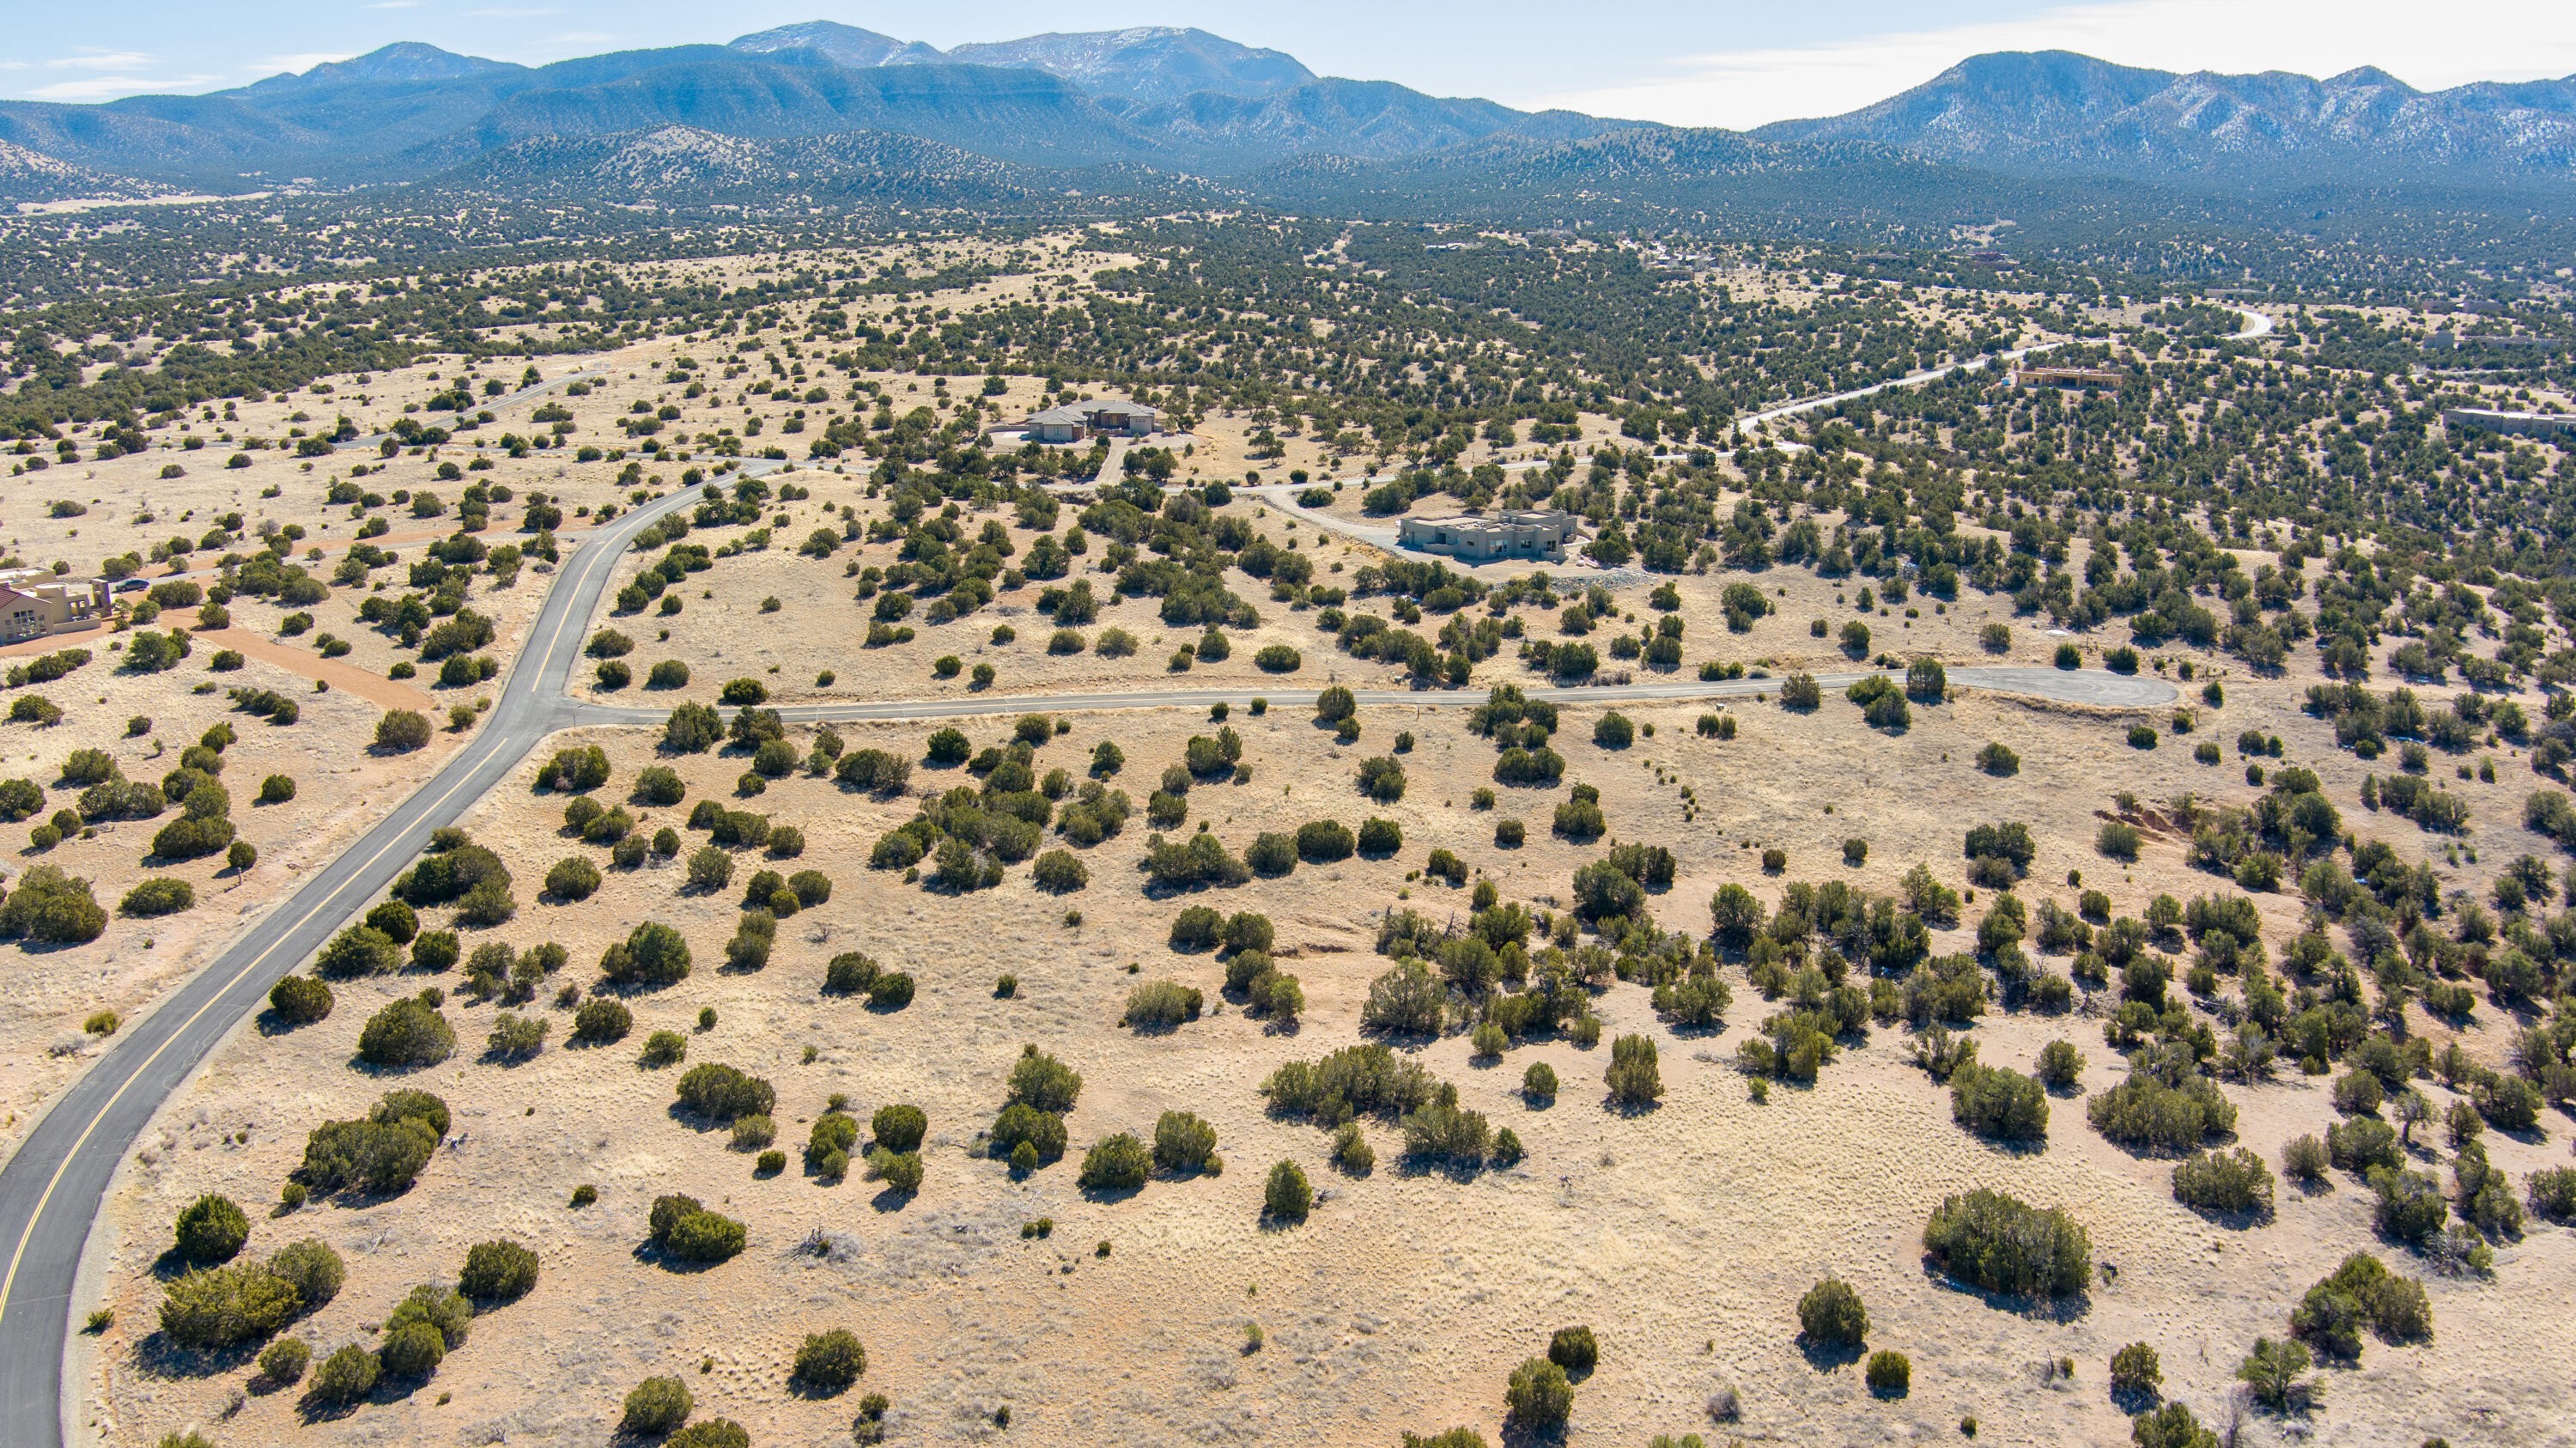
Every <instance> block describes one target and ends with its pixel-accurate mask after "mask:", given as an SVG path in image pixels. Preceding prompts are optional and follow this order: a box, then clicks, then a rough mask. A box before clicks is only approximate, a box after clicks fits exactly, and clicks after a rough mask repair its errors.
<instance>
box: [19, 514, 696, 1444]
mask: <svg viewBox="0 0 2576 1448" xmlns="http://www.w3.org/2000/svg"><path fill="white" fill-rule="evenodd" d="M695 496H696V491H695V490H694V489H683V490H680V491H677V492H674V493H673V494H671V495H670V496H669V497H667V498H660V499H656V500H654V501H653V502H651V503H648V504H646V505H644V506H643V507H641V508H638V509H637V510H635V511H634V512H632V513H629V514H627V515H625V516H624V517H623V518H621V519H619V520H618V521H617V522H615V523H612V524H611V525H610V526H608V527H606V528H603V529H601V530H599V531H598V532H597V533H595V534H593V535H592V536H591V538H590V539H588V540H587V541H586V542H585V543H584V545H583V546H582V547H580V548H578V549H576V550H575V551H574V552H573V554H572V556H571V558H570V560H569V561H568V562H567V563H566V564H565V566H564V567H563V569H562V570H561V571H560V572H559V573H558V574H557V576H556V578H555V580H554V582H553V585H552V587H551V588H550V589H549V590H548V592H547V595H546V601H545V603H544V605H543V606H542V607H541V608H540V609H539V610H538V614H537V620H536V623H535V625H534V626H533V627H532V628H531V629H530V631H529V635H528V641H527V646H526V648H525V649H524V650H523V651H522V653H521V655H520V658H521V661H522V666H521V667H519V668H516V669H514V670H512V671H511V675H510V678H509V680H508V682H507V683H506V684H505V685H504V686H503V688H502V691H501V697H500V698H499V699H498V700H497V701H496V702H495V703H494V705H493V708H492V711H491V713H490V714H489V715H488V716H487V717H486V718H485V719H484V721H483V723H482V725H481V726H480V728H479V729H478V730H477V732H476V733H475V735H474V737H473V738H472V739H470V740H468V741H467V742H466V744H465V746H464V748H462V749H460V750H458V751H457V753H456V755H455V757H453V758H451V759H450V760H448V762H447V763H446V764H445V765H444V766H442V767H441V768H440V769H439V771H438V773H436V774H435V775H433V776H431V777H430V779H429V781H428V782H427V783H425V784H423V785H422V786H421V787H420V788H419V789H418V790H416V791H415V792H413V794H412V795H411V796H410V797H409V798H407V799H405V800H404V801H403V802H402V803H401V804H399V805H396V806H395V807H394V809H393V810H392V812H391V813H390V814H388V815H387V816H386V817H385V818H384V819H383V820H382V821H381V822H379V823H378V824H377V825H376V826H375V827H374V828H373V829H370V830H369V831H367V833H366V834H365V835H364V836H362V837H361V838H360V839H359V840H358V842H357V843H356V844H354V845H352V846H350V847H349V848H348V849H347V850H345V851H343V852H342V853H341V854H340V855H339V856H338V857H337V858H335V859H333V860H332V861H331V862H330V863H329V864H327V865H325V866H323V867H322V868H321V869H320V870H319V871H317V872H316V873H315V874H314V875H313V877H312V878H310V879H308V880H306V881H305V882H304V883H303V884H302V885H301V886H299V887H297V888H296V890H295V891H294V893H293V894H292V895H290V896H289V897H288V898H287V899H285V900H284V901H283V902H282V903H280V904H279V905H277V906H276V907H275V908H273V909H271V910H270V911H268V912H267V914H266V915H264V916H263V917H261V918H260V919H259V920H257V921H256V922H255V923H253V924H252V925H251V926H250V928H249V929H248V930H246V931H245V932H244V933H243V934H242V936H241V938H240V939H238V940H236V941H235V942H233V944H232V945H231V946H230V947H229V948H228V949H226V950H225V951H224V952H223V954H222V955H220V956H218V957H216V959H215V961H214V963H213V964H212V965H210V966H208V967H207V968H206V969H204V970H203V971H200V972H199V973H198V974H197V975H195V976H193V977H191V978H190V979H189V980H188V981H187V982H186V983H185V984H183V985H181V986H180V987H179V989H178V990H177V991H175V992H173V993H172V994H171V996H170V997H169V998H168V999H166V1000H164V1001H163V1002H162V1003H161V1004H160V1006H159V1007H158V1008H156V1009H154V1010H152V1011H151V1012H150V1013H149V1014H147V1015H146V1016H144V1018H143V1019H142V1020H140V1021H137V1022H135V1023H134V1024H133V1025H132V1026H130V1027H129V1028H127V1029H126V1030H124V1031H121V1032H119V1033H118V1035H117V1038H116V1044H115V1045H114V1046H113V1047H111V1048H110V1049H109V1050H108V1051H107V1053H106V1054H105V1055H104V1056H102V1057H100V1058H99V1060H98V1061H97V1062H96V1063H95V1064H94V1065H92V1066H91V1068H90V1070H89V1071H88V1072H87V1073H86V1074H84V1075H83V1076H82V1077H81V1078H80V1079H79V1080H77V1081H75V1082H73V1083H72V1085H71V1086H70V1087H69V1088H68V1089H67V1090H65V1091H64V1092H63V1093H62V1095H60V1096H58V1097H56V1098H55V1099H54V1102H53V1104H52V1106H51V1107H50V1108H48V1109H47V1110H46V1112H45V1115H44V1118H43V1119H42V1120H41V1121H39V1122H37V1123H36V1126H35V1128H34V1129H33V1130H32V1131H30V1132H29V1133H28V1135H27V1139H26V1142H25V1144H24V1145H22V1146H21V1147H19V1149H18V1152H17V1155H16V1156H14V1157H12V1158H11V1159H10V1161H9V1162H8V1164H7V1166H6V1167H5V1168H0V1253H5V1254H6V1256H5V1258H0V1443H5V1444H8V1445H10V1448H55V1445H59V1444H60V1443H62V1442H63V1441H65V1439H64V1435H65V1434H66V1432H67V1431H70V1429H71V1428H72V1427H76V1426H77V1425H73V1424H68V1423H67V1419H68V1418H69V1417H70V1416H71V1414H72V1413H73V1412H74V1411H75V1410H76V1408H77V1405H78V1401H79V1395H78V1394H77V1393H76V1392H74V1393H66V1392H64V1391H63V1387H64V1384H63V1381H62V1374H63V1350H64V1346H65V1343H66V1339H67V1337H68V1334H69V1332H70V1329H71V1293H72V1284H73V1278H74V1274H75V1273H76V1272H77V1271H78V1270H79V1266H80V1259H81V1253H82V1248H83V1244H84V1243H85V1242H86V1241H87V1240H88V1237H89V1230H90V1222H91V1219H92V1218H93V1217H94V1216H95V1215H96V1214H97V1211H98V1209H99V1204H100V1202H101V1200H102V1199H103V1197H104V1196H105V1194H106V1191H107V1188H108V1184H109V1181H110V1179H111V1178H113V1177H114V1175H115V1173H116V1168H117V1165H118V1163H120V1162H122V1161H123V1160H124V1159H125V1154H126V1152H127V1151H128V1150H129V1149H130V1148H131V1147H132V1146H133V1144H134V1142H135V1139H136V1138H137V1137H139V1136H140V1135H141V1134H142V1132H143V1130H144V1128H145V1127H146V1126H147V1125H149V1124H150V1122H151V1120H152V1117H153V1115H154V1114H155V1113H156V1112H157V1111H159V1110H160V1107H161V1104H162V1102H163V1100H164V1099H165V1098H167V1097H168V1096H169V1094H170V1093H171V1092H172V1091H174V1090H176V1089H177V1088H178V1086H179V1085H180V1083H182V1082H183V1081H185V1080H186V1079H187V1078H188V1075H189V1073H191V1072H192V1071H194V1070H195V1069H196V1067H197V1065H198V1063H199V1062H200V1061H202V1060H204V1059H205V1057H206V1055H207V1054H208V1053H209V1052H211V1051H212V1050H214V1048H215V1046H216V1045H217V1044H218V1043H220V1042H221V1041H222V1040H223V1038H224V1036H225V1035H226V1034H227V1033H228V1032H230V1031H231V1030H232V1028H233V1026H234V1025H235V1024H236V1023H238V1022H239V1021H240V1020H241V1019H242V1018H243V1017H245V1016H247V1015H250V1014H251V1013H252V1012H254V1011H256V1010H258V1009H259V1008H260V1006H261V1004H262V1003H263V1002H264V1000H265V999H266V997H267V994H268V989H269V987H270V986H271V985H272V984H274V983H275V982H276V980H277V978H278V977H280V976H282V975H284V974H286V973H287V972H288V971H289V970H292V969H293V968H294V967H295V966H296V965H298V964H299V963H301V962H302V961H303V960H304V959H305V958H306V957H308V956H310V955H311V954H312V953H313V952H314V951H315V950H317V949H319V948H320V947H321V945H322V942H323V941H324V940H325V939H327V938H328V937H329V935H330V934H331V932H332V931H333V930H335V929H337V928H338V927H339V926H340V924H341V923H342V922H343V921H344V920H345V919H347V918H348V917H349V916H350V915H351V914H353V913H355V912H356V911H357V910H358V908H359V907H361V906H363V905H364V904H365V903H366V902H367V901H368V900H369V899H371V898H372V897H373V896H374V895H375V893H376V892H377V891H379V890H381V889H383V888H384V886H385V884H386V882H387V881H389V880H390V879H392V877H393V876H394V875H395V874H396V873H397V872H398V871H400V870H401V869H402V868H403V867H404V866H405V865H407V864H409V863H410V862H411V860H412V858H413V857H414V856H416V855H417V854H418V853H419V852H420V849H421V847H422V845H423V844H424V843H426V842H427V840H428V838H429V833H430V831H431V830H434V829H437V828H439V827H440V826H442V825H447V824H451V823H453V822H455V820H456V819H457V818H458V817H459V816H461V815H462V814H463V813H464V811H465V809H466V808H467V807H468V806H470V805H472V804H473V803H474V802H475V801H476V800H477V799H480V798H481V797H482V796H483V794H484V793H485V792H486V791H487V790H489V789H491V788H492V786H493V785H495V784H497V783H499V782H500V781H501V779H502V778H503V777H504V776H506V775H507V774H508V773H509V772H510V770H511V769H512V768H514V767H515V766H516V765H517V764H518V762H519V760H520V759H521V758H522V757H524V756H525V755H526V754H527V752H528V751H529V750H530V749H531V748H533V747H534V746H535V745H536V744H537V742H538V741H540V740H542V739H544V738H545V737H546V736H547V735H548V734H550V733H552V732H554V731H555V730H558V729H561V728H563V727H564V726H565V725H566V724H568V723H571V722H573V719H572V715H573V712H574V706H573V704H572V703H571V701H570V700H568V699H567V698H566V697H565V695H564V684H565V681H566V680H567V678H568V677H569V676H570V673H571V670H572V667H573V664H574V662H575V660H577V659H578V658H579V657H580V654H581V648H582V645H583V643H584V641H585V635H586V633H587V630H588V628H589V621H590V618H591V614H592V611H593V610H594V608H595V607H596V606H597V604H598V602H599V598H600V594H601V592H602V591H603V590H604V589H605V588H606V586H607V583H608V580H609V576H610V574H611V572H612V571H613V570H614V567H615V564H616V561H617V557H618V555H619V554H620V553H621V552H623V551H624V549H625V546H626V543H627V540H628V539H630V538H632V537H633V536H634V534H635V532H636V531H637V530H638V529H640V528H641V527H642V526H643V525H644V524H645V523H647V522H648V521H650V520H651V519H653V518H654V517H656V516H657V515H659V514H661V513H663V512H666V511H668V510H670V509H672V508H674V507H678V506H681V505H683V504H685V503H688V502H691V501H693V500H694V499H695Z"/></svg>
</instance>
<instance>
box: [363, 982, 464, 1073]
mask: <svg viewBox="0 0 2576 1448" xmlns="http://www.w3.org/2000/svg"><path fill="white" fill-rule="evenodd" d="M455 1052H456V1030H455V1028H454V1027H452V1026H450V1025H448V1023H447V1017H445V1016H443V1015H441V1014H439V1012H438V1010H437V1008H435V1007H433V1006H431V1005H430V1004H428V1003H427V1002H426V1001H422V1000H420V999H418V998H416V997H409V996H406V997H405V998H403V999H401V1000H398V1001H395V1002H394V1003H393V1004H391V1005H389V1006H386V1007H385V1008H384V1009H383V1010H380V1011H378V1012H376V1013H375V1014H374V1015H373V1016H370V1017H368V1018H367V1024H366V1028H365V1029H364V1030H362V1031H360V1032H359V1033H358V1058H359V1059H360V1060H362V1061H365V1062H366V1063H367V1064H368V1065H370V1066H394V1067H402V1068H406V1069H408V1068H414V1067H420V1066H435V1065H437V1064H438V1063H439V1062H441V1061H444V1060H446V1059H447V1058H448V1057H449V1056H451V1055H454V1054H455Z"/></svg>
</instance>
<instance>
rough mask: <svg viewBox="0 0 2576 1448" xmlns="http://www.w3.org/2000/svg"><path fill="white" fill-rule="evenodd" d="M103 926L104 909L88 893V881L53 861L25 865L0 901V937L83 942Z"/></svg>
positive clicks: (40, 941)
mask: <svg viewBox="0 0 2576 1448" xmlns="http://www.w3.org/2000/svg"><path fill="white" fill-rule="evenodd" d="M105 929H107V912H106V911H105V910H103V909H101V908H99V904H98V901H97V900H96V899H95V898H94V897H92V896H91V894H90V888H89V881H87V880H84V879H81V878H79V877H77V876H67V875H65V874H64V873H63V872H62V870H61V869H60V868H59V867H57V866H54V865H32V866H30V867H28V869H27V872H26V873H25V874H23V875H20V876H19V877H18V882H17V888H16V889H14V890H11V891H10V892H9V895H8V898H7V899H6V900H5V901H0V939H8V940H18V939H26V940H33V941H36V942H38V943H40V944H45V945H85V944H87V943H88V942H90V941H93V940H96V939H97V938H98V937H99V933H100V932H101V931H103V930H105Z"/></svg>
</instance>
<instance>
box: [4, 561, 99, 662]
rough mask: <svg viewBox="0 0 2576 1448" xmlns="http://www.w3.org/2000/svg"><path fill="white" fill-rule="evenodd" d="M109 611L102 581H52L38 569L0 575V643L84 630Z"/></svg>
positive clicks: (58, 579)
mask: <svg viewBox="0 0 2576 1448" xmlns="http://www.w3.org/2000/svg"><path fill="white" fill-rule="evenodd" d="M113 611H114V609H113V605H112V604H111V603H110V602H109V598H108V591H107V580H106V579H104V578H87V579H71V578H56V577H55V576H54V575H53V574H51V573H48V572H46V571H45V570H43V569H41V568H12V569H9V570H8V571H6V572H0V643H8V644H14V643H22V642H24V641H26V640H28V639H40V638H43V637H45V636H46V635H48V634H58V633H67V632H70V631H71V630H73V629H83V628H88V627H90V626H91V625H93V624H95V623H97V622H98V621H100V620H101V619H104V618H106V617H108V616H109V614H110V613H112V612H113Z"/></svg>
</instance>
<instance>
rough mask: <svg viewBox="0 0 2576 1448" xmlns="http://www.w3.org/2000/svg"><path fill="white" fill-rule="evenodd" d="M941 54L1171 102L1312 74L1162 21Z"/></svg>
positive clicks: (1297, 80) (1272, 87)
mask: <svg viewBox="0 0 2576 1448" xmlns="http://www.w3.org/2000/svg"><path fill="white" fill-rule="evenodd" d="M948 59H950V60H952V61H958V62H963V63H965V64H969V65H997V66H1006V67H1009V68H1012V69H1016V70H1042V71H1045V72H1047V73H1048V74H1050V75H1055V76H1059V77H1062V78H1063V79H1065V80H1069V81H1071V82H1073V83H1074V84H1075V85H1078V86H1080V87H1082V88H1083V89H1084V90H1087V91H1091V92H1094V93H1096V94H1101V95H1116V96H1128V97H1132V98H1134V99H1137V100H1142V101H1174V100H1179V99H1180V98H1181V97H1183V96H1185V95H1190V94H1193V93H1195V92H1199V91H1215V92H1217V93H1219V94H1222V95H1230V96H1244V97H1249V98H1253V99H1259V98H1261V97H1265V96H1272V95H1277V94H1278V93H1280V92H1281V91H1288V90H1295V89H1296V88H1297V87H1299V86H1302V85H1311V84H1313V83H1314V81H1315V79H1316V76H1315V73H1314V72H1313V71H1311V70H1308V69H1307V68H1306V67H1305V65H1304V64H1303V63H1302V62H1300V61H1299V60H1298V59H1297V58H1296V57H1295V56H1293V55H1289V54H1287V53H1286V52H1284V51H1277V50H1262V49H1259V48H1257V47H1254V46H1249V45H1243V44H1240V43H1238V42H1236V41H1232V40H1228V39H1226V38H1225V37H1224V36H1222V35H1211V34H1209V33H1208V32H1207V31H1204V30H1198V29H1194V28H1185V27H1179V26H1169V25H1140V26H1134V27H1131V28H1129V29H1126V30H1094V31H1085V32H1077V33H1070V34H1067V33H1050V34H1046V35H1031V36H1025V37H1023V38H1021V39H1018V40H1003V41H995V42H990V43H985V44H976V45H961V46H958V47H957V48H956V49H954V50H951V51H950V52H948Z"/></svg>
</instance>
